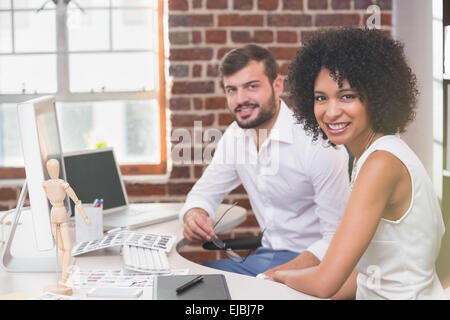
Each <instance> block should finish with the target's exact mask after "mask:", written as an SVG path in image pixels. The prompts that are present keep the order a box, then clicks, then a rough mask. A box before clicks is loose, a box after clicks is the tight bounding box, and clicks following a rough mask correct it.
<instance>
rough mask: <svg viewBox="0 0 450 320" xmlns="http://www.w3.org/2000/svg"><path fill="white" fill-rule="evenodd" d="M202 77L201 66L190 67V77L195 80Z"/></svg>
mask: <svg viewBox="0 0 450 320" xmlns="http://www.w3.org/2000/svg"><path fill="white" fill-rule="evenodd" d="M201 75H202V66H201V65H199V64H196V65H194V66H193V67H192V76H193V77H195V78H198V77H201Z"/></svg>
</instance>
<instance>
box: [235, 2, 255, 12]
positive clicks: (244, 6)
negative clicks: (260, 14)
mask: <svg viewBox="0 0 450 320" xmlns="http://www.w3.org/2000/svg"><path fill="white" fill-rule="evenodd" d="M252 9H253V0H233V10H252Z"/></svg>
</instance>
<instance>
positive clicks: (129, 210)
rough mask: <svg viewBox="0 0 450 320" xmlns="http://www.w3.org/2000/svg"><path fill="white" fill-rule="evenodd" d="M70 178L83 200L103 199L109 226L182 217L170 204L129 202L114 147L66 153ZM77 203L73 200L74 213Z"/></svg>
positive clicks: (106, 221)
mask: <svg viewBox="0 0 450 320" xmlns="http://www.w3.org/2000/svg"><path fill="white" fill-rule="evenodd" d="M63 159H64V168H65V171H66V179H67V182H68V183H69V184H70V186H71V187H72V189H73V190H74V191H75V193H76V195H77V197H78V199H80V200H81V202H82V203H85V204H87V203H89V204H90V203H93V202H94V200H95V199H103V226H104V228H105V229H114V228H120V227H122V228H138V227H142V226H146V225H150V224H155V223H159V222H163V221H168V220H172V219H177V218H178V210H174V208H173V207H172V208H168V205H167V204H159V203H136V204H134V203H133V204H129V203H128V197H127V193H126V190H125V185H124V183H123V180H122V175H121V173H120V168H119V166H118V164H117V162H116V158H115V156H114V151H113V149H112V148H101V149H94V150H86V151H80V152H72V153H64V154H63ZM74 207H75V204H74V202H73V201H72V200H70V209H71V212H72V213H74V212H75V210H74Z"/></svg>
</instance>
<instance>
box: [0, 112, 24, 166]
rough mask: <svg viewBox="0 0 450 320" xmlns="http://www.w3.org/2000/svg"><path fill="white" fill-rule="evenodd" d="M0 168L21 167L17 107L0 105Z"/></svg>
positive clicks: (21, 157)
mask: <svg viewBox="0 0 450 320" xmlns="http://www.w3.org/2000/svg"><path fill="white" fill-rule="evenodd" d="M0 166H2V167H3V166H5V167H19V166H23V155H22V147H21V141H20V133H19V122H18V120H17V105H16V104H13V103H4V104H0Z"/></svg>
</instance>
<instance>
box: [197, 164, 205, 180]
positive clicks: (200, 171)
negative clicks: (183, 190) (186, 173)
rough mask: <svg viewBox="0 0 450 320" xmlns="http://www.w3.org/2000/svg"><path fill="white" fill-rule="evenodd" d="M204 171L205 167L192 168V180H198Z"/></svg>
mask: <svg viewBox="0 0 450 320" xmlns="http://www.w3.org/2000/svg"><path fill="white" fill-rule="evenodd" d="M205 169H206V166H202V165H195V166H194V178H195V179H199V178H200V177H201V176H202V174H203V171H204V170H205Z"/></svg>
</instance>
